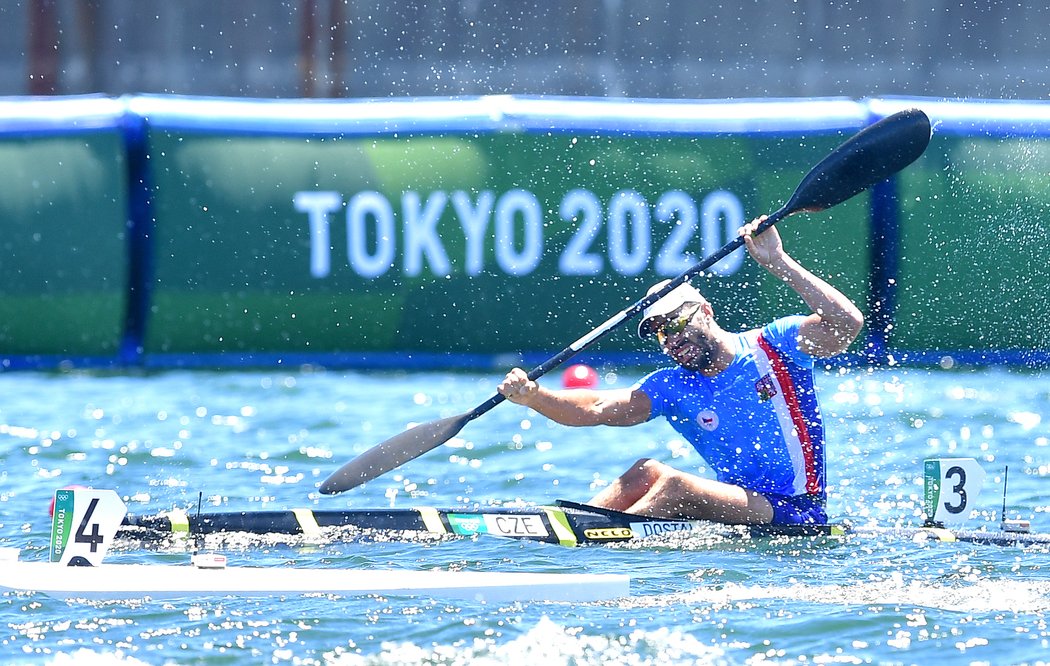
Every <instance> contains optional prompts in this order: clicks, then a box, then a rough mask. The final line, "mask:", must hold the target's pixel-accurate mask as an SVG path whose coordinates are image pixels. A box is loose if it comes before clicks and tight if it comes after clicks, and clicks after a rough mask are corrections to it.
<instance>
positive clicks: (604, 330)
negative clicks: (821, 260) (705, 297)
mask: <svg viewBox="0 0 1050 666" xmlns="http://www.w3.org/2000/svg"><path fill="white" fill-rule="evenodd" d="M792 212H795V211H791V210H789V209H788V207H787V205H785V206H783V207H781V208H780V210H778V211H776V212H775V213H773V214H771V215H769V216H768V217H767V218H766V219H765V220H763V221H762V223H761V224H760V225H758V228H757V229H755V231H754V233H753V234H752V236H757V235H758V234H760V233H762V232H764V231H765V230H766V229H769V228H770V227H771V226H773V225H774V224H776V223H777V222H779V221H780V220H782V219H784V218H785V217H787V216H788V215H790V214H791V213H792ZM743 244H744V237H743V236H737V237H735V238H733V239H732V240H730V241H729V242H728V243H726V244H725V245H723V246H722V247H721V248H719V249H718V250H717V251H715V252H714V253H712V254H711V255H709V256H708V257H707V258H705V259H704V260H703V261H699V262H697V263H696V264H693V265H692V266H690V267H689V268H687V269H686V270H684V271H682V272H681V273H679V274H678V275H677V276H676V277H674V278H672V279H671V281H670V282H668V283H667V284H665V285H664V286H663V287H661V288H660V289H658V290H657V291H654V292H653V293H651V294H648V295H646V296H645V297H644V298H641V299H639V300H638V301H636V302H635V303H634V304H633V305H631V306H630V307H628V308H625V309H623V310H620V311H619V312H617V313H616V314H615V315H613V316H612V317H609V319H607V320H605V322H604V323H602V324H601V325H600V326H598V327H597V328H595V329H594V330H592V331H591V332H590V333H588V334H586V335H584V336H583V337H581V338H580V339H578V340H576V341H575V342H573V343H572V344H570V345H569V346H568V347H566V348H565V349H563V350H561V351H560V352H558V353H557V354H555V355H554V356H552V357H550V358H549V359H547V360H546V361H544V362H543V363H540V364H539V365H537V366H536V367H535V368H533V369H532V370H529V374H528V377H529V379H530V380H532V381H536V380H537V379H539V378H540V377H542V376H544V375H545V374H547V373H548V372H550V371H551V370H553V369H555V368H557V367H558V366H560V365H561V364H562V363H565V361H568V360H569V359H570V358H572V357H573V356H575V355H576V354H578V353H580V352H581V351H583V350H584V349H586V348H587V347H590V346H591V345H592V344H594V343H595V342H597V341H598V340H601V339H602V338H604V337H605V336H606V335H608V334H609V333H611V332H612V331H614V330H616V329H617V328H619V327H620V325H621V324H623V323H624V322H625V321H627V320H629V319H632V318H633V317H635V316H637V315H638V314H639V313H640V312H642V311H644V310H645V309H646V308H647V307H649V306H650V305H652V304H653V303H655V302H657V301H658V300H660V299H661V298H663V297H664V296H666V295H667V294H668V293H670V292H671V291H672V290H673V289H675V288H676V287H678V286H679V285H681V284H684V283H685V282H686V281H688V280H689V279H690V278H692V277H694V276H696V275H699V274H700V273H702V272H704V271H706V270H707V269H708V268H711V267H712V266H714V265H715V264H717V263H718V262H719V261H722V260H723V259H725V258H726V257H727V256H729V255H730V254H731V253H732V252H734V251H735V250H737V249H739V248H740V247H741V246H742V245H743ZM506 399H507V397H506V396H505V395H503V394H502V393H497V394H495V395H493V396H492V397H491V398H489V399H488V400H486V401H485V402H483V403H481V404H480V405H478V406H477V407H475V408H474V409H473V410H471V411H470V412H467V414H465V415H464V420H463V424H464V425H466V424H467V423H469V422H470V421H473V420H474V419H476V418H478V417H479V416H481V415H482V414H484V413H485V412H487V411H489V410H490V409H492V408H493V407H495V406H496V405H498V404H500V403H501V402H503V401H504V400H506Z"/></svg>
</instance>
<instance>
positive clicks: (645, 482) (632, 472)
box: [590, 458, 666, 511]
mask: <svg viewBox="0 0 1050 666" xmlns="http://www.w3.org/2000/svg"><path fill="white" fill-rule="evenodd" d="M661 466H663V467H666V465H663V463H659V462H657V461H655V460H650V459H649V458H642V459H641V460H639V461H638V462H636V463H634V464H633V465H631V466H630V467H629V468H628V469H627V471H626V472H624V473H623V474H621V475H620V478H618V479H616V480H615V481H613V482H612V483H610V484H609V485H608V486H607V487H606V488H604V489H603V490H602V491H601V492H599V493H598V494H597V495H595V496H594V497H593V498H592V499H591V501H590V503H591V504H593V505H594V506H603V507H605V508H606V509H615V510H616V511H627V509H629V508H630V507H631V506H632V505H634V504H635V503H636V502H638V500H640V499H641V498H642V497H643V496H644V495H645V494H646V493H648V492H649V490H650V489H652V487H653V484H654V483H656V481H657V479H659V477H660V473H661V470H660V468H661Z"/></svg>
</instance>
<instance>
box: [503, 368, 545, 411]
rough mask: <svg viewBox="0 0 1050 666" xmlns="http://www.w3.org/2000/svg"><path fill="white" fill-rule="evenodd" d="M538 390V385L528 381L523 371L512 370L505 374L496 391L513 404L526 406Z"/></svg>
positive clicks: (519, 369) (518, 369)
mask: <svg viewBox="0 0 1050 666" xmlns="http://www.w3.org/2000/svg"><path fill="white" fill-rule="evenodd" d="M539 388H540V387H539V384H537V383H536V382H534V381H532V380H531V379H529V376H528V375H527V374H526V373H525V371H524V370H522V369H521V368H514V369H513V370H511V371H510V372H508V373H507V376H506V377H504V378H503V381H502V382H500V385H499V387H498V388H497V389H496V390H497V391H499V392H500V393H501V394H502V395H503V396H504V397H506V398H507V400H510V401H511V402H513V403H517V404H519V405H528V404H529V401H530V400H531V399H532V397H533V396H534V395H536V392H537V391H538V390H539Z"/></svg>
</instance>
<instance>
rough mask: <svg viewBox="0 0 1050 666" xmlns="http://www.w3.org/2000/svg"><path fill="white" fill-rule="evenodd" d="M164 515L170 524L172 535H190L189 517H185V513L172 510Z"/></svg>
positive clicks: (180, 510)
mask: <svg viewBox="0 0 1050 666" xmlns="http://www.w3.org/2000/svg"><path fill="white" fill-rule="evenodd" d="M165 515H166V517H167V519H168V522H169V523H171V533H172V534H189V533H190V517H189V516H187V515H186V512H185V511H183V510H182V509H172V510H171V511H169V512H168V513H167V514H165Z"/></svg>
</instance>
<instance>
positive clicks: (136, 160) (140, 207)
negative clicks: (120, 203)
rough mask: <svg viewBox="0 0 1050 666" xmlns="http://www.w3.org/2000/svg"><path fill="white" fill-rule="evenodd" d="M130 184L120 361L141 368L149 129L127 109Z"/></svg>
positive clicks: (149, 266)
mask: <svg viewBox="0 0 1050 666" xmlns="http://www.w3.org/2000/svg"><path fill="white" fill-rule="evenodd" d="M122 125H123V135H124V151H125V155H126V159H127V165H126V170H127V176H128V178H127V183H128V211H127V230H128V283H127V303H126V310H125V314H124V335H123V338H122V340H121V345H120V351H119V358H118V360H119V362H120V363H121V364H122V365H139V364H141V363H142V361H143V345H144V342H145V336H146V324H147V321H148V319H149V307H150V294H151V291H152V290H151V288H150V285H151V280H152V278H153V256H152V253H153V229H154V223H155V218H154V215H153V197H152V186H153V184H152V178H151V175H150V168H149V129H148V127H147V123H146V119H145V118H144V117H142V116H140V115H138V114H136V113H133V112H131V111H129V110H125V112H124V117H123V121H122Z"/></svg>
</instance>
